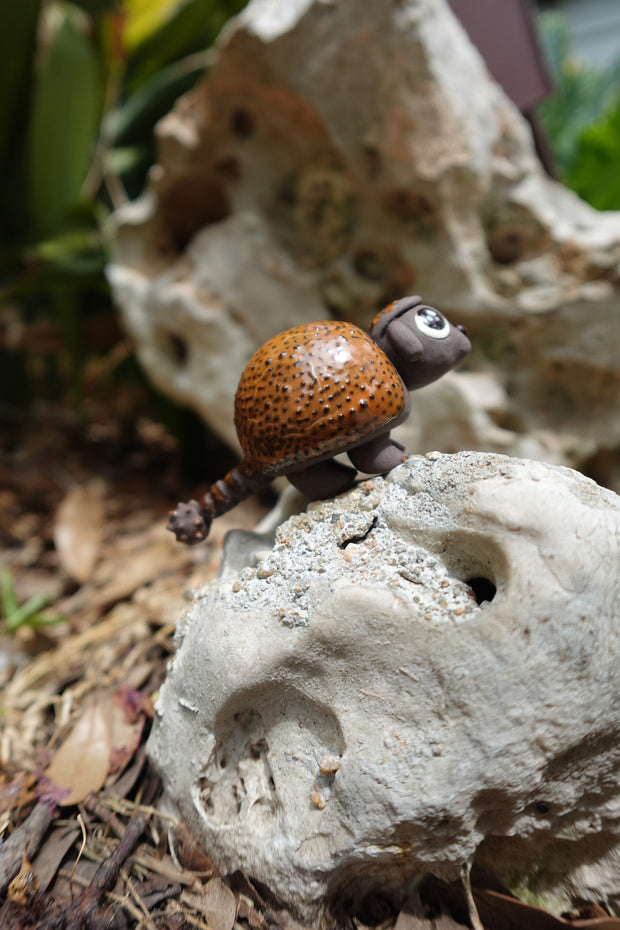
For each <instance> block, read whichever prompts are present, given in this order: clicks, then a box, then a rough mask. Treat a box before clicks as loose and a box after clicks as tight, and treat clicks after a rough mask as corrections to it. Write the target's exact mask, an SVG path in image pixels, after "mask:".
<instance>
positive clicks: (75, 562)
mask: <svg viewBox="0 0 620 930" xmlns="http://www.w3.org/2000/svg"><path fill="white" fill-rule="evenodd" d="M104 523H105V512H104V507H103V486H102V484H101V482H99V481H92V482H90V483H89V484H87V485H77V486H76V487H74V488H71V490H70V491H69V492H68V494H67V495H66V496H65V498H64V500H62V501H61V503H60V506H59V507H58V510H57V512H56V519H55V520H54V543H55V545H56V551H57V552H58V556H59V558H60V563H61V565H62V567H63V568H64V570H65V571H66V572H67V574H68V575H70V576H71V577H72V578H73V579H74V580H75V581H77V582H79V583H80V584H84V582H85V581H88V579H89V578H90V576H91V575H92V572H93V569H94V567H95V565H96V563H97V559H98V558H99V552H100V550H101V543H102V540H103V529H104Z"/></svg>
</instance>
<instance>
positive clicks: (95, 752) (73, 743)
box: [45, 701, 111, 806]
mask: <svg viewBox="0 0 620 930" xmlns="http://www.w3.org/2000/svg"><path fill="white" fill-rule="evenodd" d="M110 747H111V732H110V721H109V717H108V715H107V714H106V713H105V711H104V709H103V707H102V705H101V702H100V701H93V702H91V703H90V704H89V705H88V706H87V707H86V709H85V710H84V712H83V713H82V716H81V717H80V718H79V720H78V722H77V723H76V724H75V726H74V727H73V729H72V730H71V732H70V733H69V735H68V737H67V738H66V740H65V741H64V743H63V744H62V745H61V747H60V749H58V751H57V752H56V754H55V755H54V758H53V759H52V761H51V763H50V765H49V766H48V767H47V769H46V770H45V778H46V780H47V782H49V785H48V787H49V789H50V791H51V792H53V794H54V796H55V797H56V798H57V800H58V803H59V804H61V805H64V806H66V805H69V804H77V803H78V801H83V800H84V798H85V797H86V795H87V794H90V792H91V791H94V792H96V791H99V789H100V788H101V787H102V786H103V783H104V782H105V779H106V776H107V774H108V771H109V768H110ZM54 789H56V790H54Z"/></svg>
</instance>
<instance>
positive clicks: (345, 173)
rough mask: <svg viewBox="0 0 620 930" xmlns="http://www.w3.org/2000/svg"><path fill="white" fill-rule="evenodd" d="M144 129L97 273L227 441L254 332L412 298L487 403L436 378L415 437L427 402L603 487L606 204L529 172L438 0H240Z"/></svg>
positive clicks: (147, 359) (609, 438)
mask: <svg viewBox="0 0 620 930" xmlns="http://www.w3.org/2000/svg"><path fill="white" fill-rule="evenodd" d="M158 139H159V164H158V165H157V166H156V167H155V168H154V169H153V171H152V175H151V180H150V183H149V186H148V190H147V192H146V193H145V195H144V196H143V197H142V198H141V199H140V200H139V201H138V202H136V203H134V204H131V205H129V206H128V207H127V208H124V209H121V210H120V211H119V212H118V214H117V215H116V218H115V236H114V241H113V260H112V263H111V265H110V268H109V276H110V280H111V282H112V286H113V290H114V292H115V295H116V298H117V301H118V303H119V306H120V308H121V312H122V315H123V318H124V320H125V323H126V325H127V328H128V329H129V331H130V332H131V333H132V335H133V336H134V338H135V340H136V344H137V350H138V355H139V357H140V359H141V360H142V363H143V364H144V366H145V368H146V369H147V371H148V372H149V373H150V376H151V378H152V379H153V381H154V382H155V383H156V384H157V385H158V386H159V387H160V388H161V389H162V390H164V391H166V392H167V393H169V394H170V395H172V396H173V397H174V398H176V399H177V400H178V401H180V402H182V403H186V404H189V405H192V406H193V407H195V408H196V410H198V412H199V413H200V414H201V415H202V416H203V417H204V419H205V420H206V421H207V422H208V423H209V424H210V425H211V426H212V427H213V428H214V429H215V430H216V431H217V432H218V433H219V434H220V435H221V436H222V437H224V438H225V439H226V440H227V441H228V442H229V443H230V444H231V445H233V446H234V445H236V442H237V441H236V437H235V435H234V429H233V418H232V409H233V396H234V392H235V388H236V385H237V380H238V377H239V374H240V372H241V371H242V369H243V367H244V365H245V363H246V361H247V360H248V358H249V357H250V355H251V354H252V352H253V351H254V350H255V349H256V348H257V346H258V345H259V344H261V343H262V342H263V341H265V339H266V338H268V337H269V336H271V335H273V334H274V333H275V332H277V331H279V330H281V329H284V328H286V327H288V326H292V325H295V324H297V323H300V322H305V321H308V320H311V319H325V318H327V317H330V316H333V317H336V318H344V319H347V320H352V321H355V322H357V323H360V324H361V325H365V324H366V323H367V322H368V321H369V320H370V318H371V317H372V316H373V315H374V313H375V312H376V311H377V310H378V309H379V308H380V306H381V305H382V304H383V303H385V302H387V301H389V300H391V299H393V298H397V297H401V296H403V295H404V294H407V293H412V292H413V293H421V294H422V295H423V297H424V300H425V301H426V302H429V303H431V304H436V305H438V306H439V307H440V308H441V309H443V310H445V311H446V313H447V314H448V316H449V317H450V318H451V319H455V320H456V321H457V322H463V323H465V324H466V325H467V327H468V330H469V334H470V336H471V338H472V342H473V344H474V353H473V355H472V357H471V360H470V362H469V363H468V364H469V367H470V369H471V370H474V371H476V372H478V373H480V374H482V375H483V376H484V377H486V378H487V379H491V380H492V382H493V387H492V390H491V392H490V393H491V396H493V397H494V398H495V401H496V403H495V406H494V407H493V408H492V409H490V408H489V401H488V397H489V392H488V391H484V390H483V391H482V392H481V393H479V394H478V396H477V398H476V397H475V396H474V393H472V390H471V387H472V386H471V384H470V385H468V386H464V385H462V383H461V381H460V378H459V376H458V375H457V376H455V377H454V378H452V379H451V381H452V388H451V390H450V391H447V392H444V394H441V392H440V393H439V394H438V393H437V392H436V391H433V400H432V404H433V406H434V409H435V410H438V422H440V423H441V429H440V430H438V431H437V433H438V434H437V437H436V439H434V431H433V427H434V418H433V420H431V421H429V420H425V421H424V423H419V422H417V423H416V422H415V421H412V429H413V432H412V434H411V438H413V439H415V438H416V437H418V438H423V439H424V441H428V443H429V444H428V445H427V446H426V448H442V449H444V450H447V451H454V450H456V449H458V448H462V447H463V444H462V443H463V436H464V435H467V436H468V441H467V443H466V445H470V446H474V447H478V448H486V449H493V450H496V451H502V452H504V451H505V452H510V453H517V454H524V452H525V454H527V455H530V456H534V457H537V458H546V459H548V460H552V461H557V462H565V463H570V464H575V465H582V464H583V463H584V462H585V461H586V460H590V466H591V467H592V468H597V467H598V468H599V472H600V471H601V468H602V466H603V463H605V467H606V469H607V473H608V474H609V475H610V477H609V479H608V480H610V481H611V480H612V477H611V476H612V473H613V468H614V467H615V465H617V462H618V458H617V453H616V452H615V451H614V450H617V449H618V444H619V443H620V415H619V412H618V395H619V391H620V353H619V352H618V344H619V342H620V318H619V302H618V284H619V282H620V215H618V214H600V213H597V212H596V211H594V210H592V209H590V208H589V207H588V206H586V205H585V204H584V203H582V202H581V201H579V200H578V199H577V197H575V196H574V195H572V194H570V193H569V192H568V191H566V190H565V189H564V188H562V187H561V186H560V185H558V184H555V183H553V182H552V181H551V180H550V179H549V178H548V177H547V176H546V175H545V174H544V172H543V170H542V168H541V167H540V165H539V163H538V161H537V159H536V156H535V153H534V149H533V146H532V141H531V138H530V133H529V128H528V126H527V124H526V123H525V122H524V120H523V119H522V117H521V116H520V114H519V113H518V112H517V110H516V109H515V108H514V107H513V106H512V104H511V103H510V101H508V99H507V98H506V97H505V96H504V95H503V93H502V92H501V90H500V89H499V87H498V86H497V85H495V84H494V83H493V82H492V80H491V79H490V77H489V76H488V74H487V72H486V70H485V67H484V64H483V62H482V60H481V59H480V57H479V55H478V53H477V52H476V50H475V49H474V48H473V46H472V45H471V43H470V42H469V40H468V38H467V36H466V34H465V33H464V31H463V30H462V29H461V27H460V25H459V24H458V22H457V21H456V19H455V18H454V16H453V14H452V13H451V11H450V9H449V7H448V6H447V4H446V3H445V2H444V0H405V2H401V3H392V2H388V0H365V2H364V10H363V16H361V15H360V6H359V3H358V2H357V0H338V2H329V3H327V2H325V0H253V2H251V3H249V5H248V7H247V8H246V9H245V11H244V12H243V13H242V14H241V15H240V16H239V17H238V18H237V19H236V20H235V21H233V23H232V24H231V25H230V27H229V28H228V29H227V30H226V31H225V33H224V35H223V36H222V38H221V41H220V43H219V58H218V60H217V62H216V64H215V66H214V67H213V69H212V70H211V71H210V73H209V74H208V76H207V78H206V79H205V80H204V82H203V83H202V84H201V86H199V87H198V88H197V89H196V90H195V91H194V92H192V93H190V94H189V95H188V96H186V97H185V98H184V99H182V100H181V101H180V102H179V104H178V105H177V107H176V108H175V110H174V111H173V112H172V113H171V114H170V115H169V116H168V117H167V118H166V119H164V120H163V121H162V123H161V124H160V126H159V129H158ZM455 397H456V404H455V405H453V404H452V403H451V401H452V400H454V398H455ZM421 403H422V405H424V404H425V401H424V400H423V399H422V401H421ZM472 403H474V404H475V406H474V408H471V404H472ZM438 405H439V407H438ZM464 409H466V410H469V413H468V414H467V416H468V420H467V422H466V423H463V422H462V421H460V420H459V411H460V412H461V413H462V412H463V410H464ZM476 411H477V412H476ZM415 415H416V414H415V411H414V416H415ZM450 421H451V422H452V424H453V427H454V428H453V429H446V426H447V425H448V423H449V422H450ZM494 425H495V426H496V427H497V426H499V430H500V431H499V432H498V431H497V430H495V429H494ZM472 426H473V427H474V434H473V435H471V429H470V427H472ZM405 441H409V438H408V437H406V438H405ZM410 449H412V447H410ZM610 456H611V458H610ZM602 477H603V478H604V479H605V475H602ZM618 480H619V481H620V475H619V476H618Z"/></svg>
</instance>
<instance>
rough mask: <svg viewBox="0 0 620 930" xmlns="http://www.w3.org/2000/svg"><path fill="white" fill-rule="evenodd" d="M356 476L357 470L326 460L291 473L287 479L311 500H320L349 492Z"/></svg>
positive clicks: (332, 460)
mask: <svg viewBox="0 0 620 930" xmlns="http://www.w3.org/2000/svg"><path fill="white" fill-rule="evenodd" d="M356 475H357V472H356V470H355V469H354V468H351V467H350V466H349V465H343V464H341V463H340V462H337V461H336V460H335V459H326V460H325V461H323V462H315V464H314V465H307V466H306V467H305V468H303V469H300V470H299V471H294V472H289V474H287V476H286V477H287V478H288V480H289V481H290V482H291V484H292V485H294V487H296V488H297V490H298V491H301V493H302V494H305V495H306V497H309V498H310V500H320V499H321V498H324V497H334V496H335V495H336V494H341V493H342V492H343V491H347V490H348V489H349V488H350V487H351V485H352V484H353V482H354V481H355V476H356Z"/></svg>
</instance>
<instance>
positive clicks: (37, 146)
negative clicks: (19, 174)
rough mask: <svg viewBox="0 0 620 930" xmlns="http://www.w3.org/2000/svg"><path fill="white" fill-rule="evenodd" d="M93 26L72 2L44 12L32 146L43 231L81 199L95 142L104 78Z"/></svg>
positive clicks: (32, 178) (36, 218) (32, 177)
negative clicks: (91, 36)
mask: <svg viewBox="0 0 620 930" xmlns="http://www.w3.org/2000/svg"><path fill="white" fill-rule="evenodd" d="M88 26H89V21H88V20H87V18H86V17H85V15H84V14H83V13H81V12H80V11H79V10H78V9H77V8H76V7H74V6H71V5H70V4H66V3H60V2H55V3H52V4H51V5H50V6H48V7H46V8H45V10H44V13H43V23H42V29H41V32H42V34H43V36H44V39H43V45H42V47H41V48H40V49H39V54H38V67H37V72H36V85H35V89H34V96H33V105H32V113H31V123H30V133H29V140H28V152H27V162H28V175H29V190H30V209H31V215H32V220H33V226H34V232H36V233H37V234H46V233H49V232H52V231H53V230H54V229H55V228H56V227H57V226H59V225H60V224H61V223H62V222H63V220H64V218H65V217H66V215H67V213H68V211H69V210H70V209H71V207H72V206H73V205H74V204H75V203H76V202H77V201H78V199H79V196H80V189H81V186H82V183H83V181H84V178H85V176H86V172H87V170H88V167H89V164H90V160H91V157H92V153H93V149H94V145H95V140H96V136H97V127H98V122H99V118H100V111H101V95H102V81H101V76H100V73H99V66H98V61H97V54H96V51H95V48H94V46H93V45H92V43H91V41H90V39H89V37H88V35H87V29H88Z"/></svg>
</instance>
